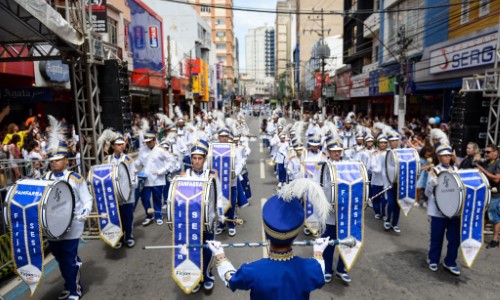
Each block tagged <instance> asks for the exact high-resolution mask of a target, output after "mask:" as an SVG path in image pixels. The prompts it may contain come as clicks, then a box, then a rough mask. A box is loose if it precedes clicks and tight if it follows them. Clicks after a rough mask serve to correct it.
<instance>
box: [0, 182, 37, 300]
mask: <svg viewBox="0 0 500 300" xmlns="http://www.w3.org/2000/svg"><path fill="white" fill-rule="evenodd" d="M44 190H45V186H42V185H23V184H18V185H17V186H15V187H14V191H13V195H12V198H11V200H10V201H9V202H8V205H9V208H8V211H9V219H10V220H9V223H10V224H11V243H12V255H13V258H14V266H15V269H16V272H17V274H18V275H19V277H21V279H22V280H23V281H24V282H25V283H26V284H27V285H28V286H29V288H30V292H31V295H33V293H34V292H35V290H36V288H37V287H38V284H39V282H40V280H41V278H42V274H43V257H44V255H43V240H42V222H41V220H40V216H41V212H40V209H41V199H42V197H43V194H44Z"/></svg>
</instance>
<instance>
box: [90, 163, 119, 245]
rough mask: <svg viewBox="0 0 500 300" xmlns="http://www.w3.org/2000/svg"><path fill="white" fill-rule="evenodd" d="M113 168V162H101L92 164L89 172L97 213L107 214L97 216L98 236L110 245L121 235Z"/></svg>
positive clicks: (114, 243)
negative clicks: (100, 163) (101, 216)
mask: <svg viewBox="0 0 500 300" xmlns="http://www.w3.org/2000/svg"><path fill="white" fill-rule="evenodd" d="M113 169H114V165H113V164H103V165H97V166H93V167H92V170H91V172H90V178H91V182H92V185H91V187H92V193H93V194H94V201H95V206H96V207H97V213H98V214H107V217H106V218H99V223H98V224H99V236H100V237H101V239H102V240H103V241H104V242H105V243H106V244H108V245H110V246H111V247H115V246H116V244H117V243H118V242H119V241H120V239H121V238H122V236H123V230H122V222H121V219H120V212H119V208H118V193H117V188H116V186H115V184H116V182H114V180H113Z"/></svg>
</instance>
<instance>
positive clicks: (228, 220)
mask: <svg viewBox="0 0 500 300" xmlns="http://www.w3.org/2000/svg"><path fill="white" fill-rule="evenodd" d="M148 214H161V215H167V214H168V213H166V212H164V211H157V210H154V209H153V208H149V209H148ZM224 222H230V223H235V224H237V225H243V223H245V221H243V219H224Z"/></svg>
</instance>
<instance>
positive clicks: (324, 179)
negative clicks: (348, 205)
mask: <svg viewBox="0 0 500 300" xmlns="http://www.w3.org/2000/svg"><path fill="white" fill-rule="evenodd" d="M335 181H336V179H335V171H334V166H333V164H332V163H331V162H330V161H326V162H325V163H324V164H323V165H322V166H321V176H320V183H321V186H322V187H323V191H324V192H325V196H326V199H327V200H328V202H330V204H331V205H332V206H334V205H335V195H336V187H335Z"/></svg>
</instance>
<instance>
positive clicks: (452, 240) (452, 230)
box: [425, 144, 460, 276]
mask: <svg viewBox="0 0 500 300" xmlns="http://www.w3.org/2000/svg"><path fill="white" fill-rule="evenodd" d="M436 155H437V157H438V160H439V165H437V166H436V167H435V168H434V172H433V173H434V174H430V176H429V177H428V179H427V186H426V188H425V195H426V196H427V197H428V198H429V200H428V204H427V215H428V216H429V217H430V223H431V224H430V225H431V235H430V246H429V255H428V258H427V263H428V264H429V269H430V270H431V271H433V272H436V271H437V270H438V264H439V261H440V259H441V249H442V248H443V239H444V236H445V235H446V239H447V241H448V247H447V252H446V257H445V258H444V262H443V267H444V268H445V269H447V270H448V271H450V272H451V273H452V274H453V275H457V276H458V275H460V269H459V268H458V266H457V263H456V260H457V256H458V247H459V246H460V217H453V218H447V217H445V216H443V215H442V214H441V212H440V211H439V209H438V208H437V205H436V199H435V197H434V188H435V187H436V186H437V184H438V180H437V176H436V175H437V174H439V172H442V171H444V170H448V171H452V172H456V171H458V169H457V167H455V166H452V165H450V163H451V156H452V150H451V147H450V146H448V145H446V144H441V145H440V146H439V147H438V148H437V149H436ZM431 173H432V172H431Z"/></svg>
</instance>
